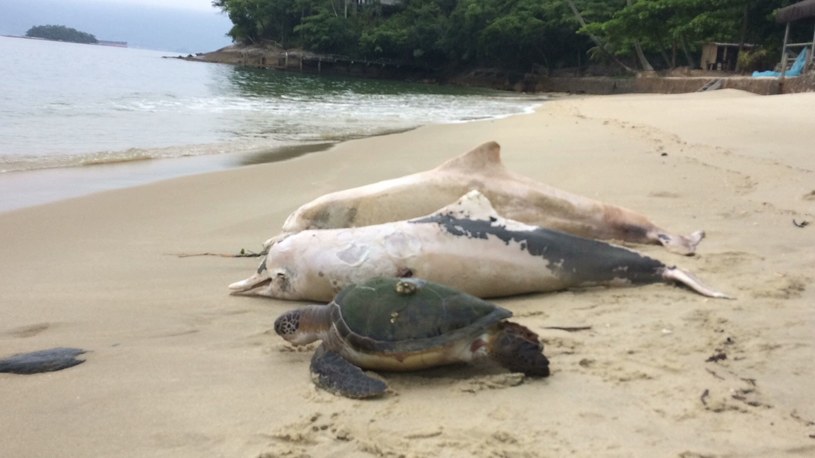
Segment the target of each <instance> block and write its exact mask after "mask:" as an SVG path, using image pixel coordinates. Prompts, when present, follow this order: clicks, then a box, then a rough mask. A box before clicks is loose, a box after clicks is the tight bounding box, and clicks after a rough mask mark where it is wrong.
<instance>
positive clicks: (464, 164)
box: [436, 142, 504, 172]
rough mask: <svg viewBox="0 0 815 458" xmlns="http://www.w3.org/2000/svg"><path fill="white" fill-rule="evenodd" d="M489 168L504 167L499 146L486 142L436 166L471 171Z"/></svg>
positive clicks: (447, 169)
mask: <svg viewBox="0 0 815 458" xmlns="http://www.w3.org/2000/svg"><path fill="white" fill-rule="evenodd" d="M489 168H501V169H503V168H504V164H502V163H501V146H500V145H499V144H498V143H496V142H487V143H484V144H482V145H480V146H479V147H477V148H475V149H474V150H472V151H470V152H468V153H464V154H462V155H460V156H456V157H454V158H452V159H450V160H448V161H447V162H445V163H443V164H441V165H440V166H438V167H436V170H444V171H460V172H472V171H477V170H484V169H489Z"/></svg>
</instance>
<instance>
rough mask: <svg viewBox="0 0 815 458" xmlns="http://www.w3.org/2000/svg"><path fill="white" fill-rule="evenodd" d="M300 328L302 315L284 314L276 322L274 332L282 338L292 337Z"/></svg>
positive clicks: (294, 313)
mask: <svg viewBox="0 0 815 458" xmlns="http://www.w3.org/2000/svg"><path fill="white" fill-rule="evenodd" d="M298 327H300V314H299V313H296V312H290V313H284V314H283V315H281V316H279V317H278V318H277V319H276V320H275V322H274V332H276V333H277V335H279V336H281V337H287V336H291V335H292V334H294V333H295V332H297V328H298Z"/></svg>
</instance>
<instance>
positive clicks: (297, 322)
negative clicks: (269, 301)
mask: <svg viewBox="0 0 815 458" xmlns="http://www.w3.org/2000/svg"><path fill="white" fill-rule="evenodd" d="M330 319H331V318H330V314H329V311H328V307H326V306H325V305H309V306H306V307H303V308H299V309H296V310H290V311H288V312H286V313H284V314H282V315H280V316H279V317H278V318H277V319H276V320H275V322H274V330H275V332H276V333H277V335H279V336H280V337H282V338H284V339H286V340H287V341H289V342H291V343H292V344H294V345H306V344H310V343H311V342H314V341H316V340H321V339H323V338H324V337H325V335H326V334H327V333H328V329H329V327H330Z"/></svg>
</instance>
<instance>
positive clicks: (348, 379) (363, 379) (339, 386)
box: [311, 344, 388, 399]
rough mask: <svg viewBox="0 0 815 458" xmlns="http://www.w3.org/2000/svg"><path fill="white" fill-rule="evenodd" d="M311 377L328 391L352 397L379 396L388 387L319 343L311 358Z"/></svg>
mask: <svg viewBox="0 0 815 458" xmlns="http://www.w3.org/2000/svg"><path fill="white" fill-rule="evenodd" d="M311 379H312V380H313V381H314V384H315V385H317V386H318V387H320V388H322V389H324V390H326V391H328V392H329V393H333V394H337V395H340V396H345V397H347V398H353V399H365V398H372V397H376V396H381V395H383V394H384V393H385V390H387V389H388V385H386V384H385V383H384V382H383V381H381V380H377V379H375V378H373V377H369V376H368V375H365V372H363V371H362V369H360V368H359V367H357V366H354V365H353V364H351V363H350V362H349V361H348V360H346V359H345V358H343V357H342V356H340V354H339V353H337V352H334V351H331V350H329V349H327V348H326V346H325V344H323V345H320V347H319V348H317V351H316V352H315V353H314V357H312V358H311Z"/></svg>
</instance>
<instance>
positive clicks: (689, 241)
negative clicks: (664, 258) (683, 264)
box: [657, 231, 705, 256]
mask: <svg viewBox="0 0 815 458" xmlns="http://www.w3.org/2000/svg"><path fill="white" fill-rule="evenodd" d="M704 238H705V231H696V232H694V233H692V234H690V235H672V234H668V233H665V232H660V233H659V234H657V239H658V240H659V243H661V244H662V246H664V247H665V249H666V250H668V251H670V252H672V253H677V254H681V255H685V256H692V255H693V254H694V253H696V246H697V245H699V242H701V241H702V239H704Z"/></svg>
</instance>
